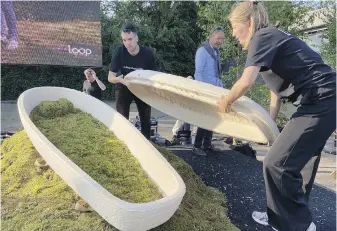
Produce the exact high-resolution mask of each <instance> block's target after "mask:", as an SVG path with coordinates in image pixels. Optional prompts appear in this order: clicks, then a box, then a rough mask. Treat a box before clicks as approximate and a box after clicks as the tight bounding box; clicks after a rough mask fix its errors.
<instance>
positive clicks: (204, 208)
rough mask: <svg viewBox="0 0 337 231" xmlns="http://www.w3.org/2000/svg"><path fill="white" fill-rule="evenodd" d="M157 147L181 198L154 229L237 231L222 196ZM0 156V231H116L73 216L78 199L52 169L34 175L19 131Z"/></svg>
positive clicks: (29, 149)
mask: <svg viewBox="0 0 337 231" xmlns="http://www.w3.org/2000/svg"><path fill="white" fill-rule="evenodd" d="M156 147H157V146H156ZM157 148H158V150H159V151H160V152H161V153H162V154H163V156H164V157H165V158H166V159H167V160H168V161H169V162H170V164H171V165H172V166H173V167H174V168H175V169H176V170H177V172H178V173H179V174H180V176H181V177H182V178H183V180H184V182H185V185H186V194H185V196H184V198H183V200H182V203H181V205H180V207H179V208H178V210H177V211H176V213H175V214H174V215H173V217H172V218H171V219H170V220H168V221H167V222H166V223H164V224H163V225H161V226H159V227H157V228H155V229H153V231H171V230H175V231H190V230H195V231H204V230H209V231H218V230H228V231H234V230H235V231H236V230H239V229H237V228H236V227H235V226H234V225H233V224H231V222H230V220H229V219H228V217H227V208H226V200H225V197H224V195H223V193H221V192H220V191H218V190H217V189H214V188H211V187H208V186H206V185H205V184H204V183H203V182H202V181H201V179H200V178H199V177H198V176H197V175H196V174H195V173H194V171H193V169H192V168H191V167H190V166H189V165H188V164H187V163H186V162H184V161H183V160H182V159H180V158H179V157H177V156H175V155H174V154H173V153H172V152H170V151H168V150H167V149H164V148H160V147H157ZM1 155H2V159H1V187H2V197H1V228H2V230H23V231H31V230H50V231H60V230H67V231H77V230H82V231H92V230H95V231H117V229H115V228H114V227H112V226H111V225H109V224H108V223H107V222H106V221H104V220H103V219H102V218H101V217H100V216H99V215H98V214H97V213H96V212H90V213H79V212H76V211H75V210H74V205H75V203H76V201H77V200H78V197H77V196H76V194H75V192H74V191H73V190H72V189H71V188H70V187H69V186H68V185H67V184H66V183H65V182H64V181H63V180H62V179H61V178H60V177H59V176H58V175H57V174H56V173H55V172H53V171H52V170H51V169H48V170H46V171H44V172H42V173H38V172H36V171H35V169H34V161H35V160H36V158H37V157H39V154H38V153H37V151H36V150H35V149H34V147H33V145H32V143H31V141H30V140H29V138H28V136H27V135H26V133H25V132H24V131H20V132H18V133H16V134H15V135H14V136H12V137H11V138H8V139H6V140H4V141H3V142H2V144H1Z"/></svg>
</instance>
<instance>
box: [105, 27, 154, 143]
mask: <svg viewBox="0 0 337 231" xmlns="http://www.w3.org/2000/svg"><path fill="white" fill-rule="evenodd" d="M121 37H122V40H123V45H121V46H118V47H117V48H116V49H115V51H114V53H113V54H112V58H111V64H110V71H109V76H108V80H109V82H111V83H113V84H115V98H116V108H117V111H118V112H119V113H121V114H122V115H123V116H124V117H125V118H127V119H129V113H130V105H131V102H132V101H133V100H135V102H136V105H137V109H138V113H139V117H140V121H141V132H142V134H143V135H144V136H145V137H146V138H147V139H150V134H151V122H150V119H151V107H150V106H149V105H148V104H146V103H145V102H143V101H142V100H140V99H139V98H138V97H136V96H135V95H134V94H133V93H132V92H131V91H130V90H129V89H128V88H127V86H126V85H127V82H126V81H125V80H124V76H125V75H127V74H129V73H130V72H132V71H134V70H139V69H144V70H155V69H156V64H155V58H154V55H153V52H152V50H151V49H150V48H149V47H146V46H139V45H138V35H137V28H136V26H134V25H133V24H124V25H123V27H122V30H121Z"/></svg>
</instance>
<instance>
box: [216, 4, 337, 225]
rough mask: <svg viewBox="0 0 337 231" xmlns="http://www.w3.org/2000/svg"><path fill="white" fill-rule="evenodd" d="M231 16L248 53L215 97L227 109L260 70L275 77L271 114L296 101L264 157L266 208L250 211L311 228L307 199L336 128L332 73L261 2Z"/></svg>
mask: <svg viewBox="0 0 337 231" xmlns="http://www.w3.org/2000/svg"><path fill="white" fill-rule="evenodd" d="M229 20H230V22H231V26H232V29H233V36H235V38H236V39H237V40H239V42H240V44H241V45H242V46H243V48H244V49H246V50H248V55H247V60H246V65H245V70H244V72H243V74H242V76H241V78H240V79H239V80H238V81H237V82H236V83H235V84H234V85H233V87H232V89H231V90H230V92H229V93H228V95H225V96H222V97H221V99H220V100H219V101H218V105H219V108H220V110H221V111H222V112H224V113H226V112H229V111H230V107H231V104H233V103H235V101H236V100H237V99H238V98H240V97H241V96H243V95H244V94H245V93H246V92H247V91H248V90H249V89H250V88H251V86H252V85H253V83H254V82H255V80H256V78H257V76H258V74H259V72H260V73H261V74H262V75H264V74H266V76H265V78H268V75H272V76H274V77H275V76H277V77H276V78H271V79H269V81H271V83H269V84H268V86H273V89H272V91H273V94H277V95H278V97H272V99H273V100H272V101H274V102H271V105H274V107H271V108H270V110H271V113H270V114H271V115H273V114H277V113H275V112H277V111H278V109H279V104H278V103H277V101H278V100H279V98H287V99H288V100H289V101H291V102H292V103H293V104H294V105H295V106H297V111H296V112H295V113H294V114H293V115H292V117H291V118H290V121H289V123H288V124H287V125H286V126H285V127H284V129H283V130H282V132H281V134H280V136H279V137H278V138H277V140H276V141H275V143H274V144H273V146H272V147H271V149H270V150H269V152H268V154H267V155H266V157H265V158H264V161H263V174H264V180H265V187H266V196H267V211H266V212H257V211H255V212H253V214H252V216H253V219H254V220H255V221H256V222H258V223H260V224H262V225H270V226H272V227H273V229H274V230H280V231H314V230H316V226H315V224H314V223H313V221H312V215H311V213H310V210H309V207H308V199H309V194H310V192H311V189H312V184H313V182H314V179H315V175H316V172H317V168H318V164H319V161H320V155H321V151H322V149H323V147H324V144H325V142H326V140H327V139H328V138H329V136H330V135H331V133H332V132H333V131H334V130H335V128H336V73H335V72H334V71H333V70H332V68H331V67H329V66H328V65H326V64H324V62H323V60H322V58H321V57H320V55H319V54H318V53H316V52H315V51H313V50H312V49H311V48H310V47H309V46H308V45H307V44H306V43H305V42H303V41H302V40H300V39H298V38H297V37H295V36H293V35H292V34H290V33H288V32H285V31H282V30H280V29H278V28H275V27H273V26H270V25H269V21H268V14H267V12H266V10H265V8H264V6H263V5H262V4H261V3H257V2H241V3H239V4H238V5H236V7H235V8H233V10H232V12H231V14H230V16H229ZM266 71H269V72H266ZM274 117H275V118H276V116H274ZM275 118H274V119H275Z"/></svg>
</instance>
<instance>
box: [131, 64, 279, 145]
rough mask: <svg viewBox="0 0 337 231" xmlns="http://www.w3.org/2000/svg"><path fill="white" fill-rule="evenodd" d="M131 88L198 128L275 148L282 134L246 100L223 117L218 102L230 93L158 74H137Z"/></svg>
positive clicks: (141, 97)
mask: <svg viewBox="0 0 337 231" xmlns="http://www.w3.org/2000/svg"><path fill="white" fill-rule="evenodd" d="M125 79H126V80H127V82H128V83H129V85H128V88H129V89H130V91H131V92H132V93H133V94H135V95H136V96H137V97H138V98H140V99H141V100H143V101H144V102H146V103H147V104H149V105H151V106H152V107H154V108H156V109H158V110H160V111H162V112H164V113H165V114H168V115H170V116H172V117H175V118H177V119H179V120H182V121H185V122H188V123H190V124H193V125H196V126H198V127H201V128H204V129H207V130H211V131H214V132H218V133H221V134H225V135H229V136H233V137H237V138H240V139H243V140H248V141H253V142H257V143H264V144H267V143H269V144H272V143H273V142H274V141H275V140H276V138H277V137H278V135H279V130H278V128H277V126H276V124H275V122H274V121H273V120H272V119H271V118H270V116H269V114H268V113H267V112H266V110H264V109H263V108H262V107H261V106H260V105H259V104H257V103H255V102H254V101H253V100H251V99H249V98H247V97H245V96H243V97H241V98H239V99H238V100H237V101H236V102H235V103H234V104H233V105H232V112H230V113H220V112H219V109H218V106H217V103H216V102H217V100H219V99H220V98H221V96H222V95H227V94H228V92H229V90H227V89H223V88H220V87H216V86H213V85H211V84H207V83H202V82H199V81H195V80H192V79H186V78H182V77H180V76H176V75H171V74H166V73H162V72H157V71H149V70H136V71H133V72H130V73H129V74H128V75H127V76H125Z"/></svg>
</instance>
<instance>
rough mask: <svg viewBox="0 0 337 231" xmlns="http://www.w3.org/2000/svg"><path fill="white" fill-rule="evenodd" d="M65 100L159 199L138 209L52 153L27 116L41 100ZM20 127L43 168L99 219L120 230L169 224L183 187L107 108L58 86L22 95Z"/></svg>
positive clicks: (163, 162)
mask: <svg viewBox="0 0 337 231" xmlns="http://www.w3.org/2000/svg"><path fill="white" fill-rule="evenodd" d="M60 98H66V99H68V100H69V101H70V102H72V103H73V104H74V106H75V107H76V108H78V109H81V110H82V111H84V112H87V113H89V114H91V115H92V116H93V117H94V118H96V119H98V120H99V121H101V122H102V123H103V124H105V125H106V126H107V127H108V128H109V130H111V131H112V132H113V133H114V134H115V135H116V137H117V138H118V139H120V140H121V141H123V142H124V143H125V144H126V146H127V147H128V148H129V150H130V152H131V153H132V154H133V155H134V156H135V157H136V158H137V160H138V162H139V163H140V165H141V167H142V168H143V169H144V171H145V172H146V173H147V175H148V177H149V178H150V179H151V180H152V181H153V182H154V183H155V184H156V185H157V186H158V189H159V191H160V192H161V193H162V195H163V198H162V199H159V200H156V201H153V202H150V203H143V204H136V203H129V202H126V201H123V200H121V199H119V198H117V197H115V196H114V195H112V194H111V193H109V192H108V191H107V190H106V189H104V188H103V187H102V186H101V185H100V184H98V183H97V182H96V181H95V180H93V179H92V178H91V177H90V176H89V175H88V174H87V173H85V172H84V171H83V170H82V169H81V168H79V167H78V166H77V165H76V164H75V163H74V162H72V161H71V160H70V159H69V158H68V157H67V156H66V155H64V154H63V153H62V152H61V151H60V150H59V149H57V148H56V147H55V146H54V145H53V144H52V143H51V142H50V141H49V140H48V139H47V138H46V137H45V136H44V135H43V134H42V133H41V132H40V131H39V130H38V128H37V127H36V126H35V125H34V123H33V122H32V121H31V119H30V118H29V114H30V112H31V111H32V110H33V109H34V108H35V107H36V106H37V105H39V104H40V103H41V102H42V101H56V100H58V99H60ZM18 110H19V115H20V119H21V122H22V124H23V127H24V129H25V131H26V133H27V134H28V136H29V138H30V140H31V141H32V143H33V145H34V147H35V148H36V150H37V151H38V152H39V153H40V155H41V156H42V157H43V158H44V159H45V161H46V162H47V164H48V165H49V166H50V167H51V168H52V169H53V170H54V171H55V172H56V173H57V174H58V175H59V176H60V177H61V178H62V179H63V180H64V181H65V182H66V183H67V184H68V185H69V186H70V187H71V188H72V189H73V190H74V191H75V192H76V193H77V194H78V195H79V196H80V197H81V198H83V200H85V201H86V202H87V203H88V204H89V205H90V206H91V207H92V208H93V209H94V210H95V211H96V212H97V213H98V214H99V215H100V216H102V218H103V219H105V220H106V221H107V222H109V223H110V224H111V225H113V226H114V227H116V228H117V229H120V230H125V231H129V230H130V231H138V230H139V231H143V230H149V229H152V228H154V227H157V226H159V225H161V224H163V223H165V222H166V221H167V220H169V219H170V218H171V217H172V215H173V214H174V213H175V211H176V210H177V209H178V207H179V205H180V203H181V201H182V198H183V196H184V194H185V191H186V186H185V184H184V182H183V180H182V179H181V177H180V176H179V174H178V173H177V172H176V170H175V169H174V168H173V167H172V166H171V165H170V164H169V162H168V161H167V160H166V159H165V158H164V157H163V156H162V155H161V153H159V151H158V150H157V149H156V148H155V147H154V146H153V145H152V144H151V143H150V142H149V141H148V140H147V139H146V138H145V137H144V136H143V135H142V134H141V133H140V132H139V131H138V130H137V129H136V128H135V127H134V126H133V125H132V124H131V123H130V122H129V121H128V120H127V119H125V118H124V117H123V116H121V115H120V114H119V113H118V112H117V111H115V110H114V109H113V108H111V107H110V106H108V105H107V104H105V103H104V102H102V101H100V100H97V99H96V98H94V97H91V96H89V95H86V94H84V93H82V92H79V91H76V90H72V89H68V88H60V87H38V88H32V89H29V90H27V91H25V92H23V93H22V94H21V95H20V97H19V99H18Z"/></svg>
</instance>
